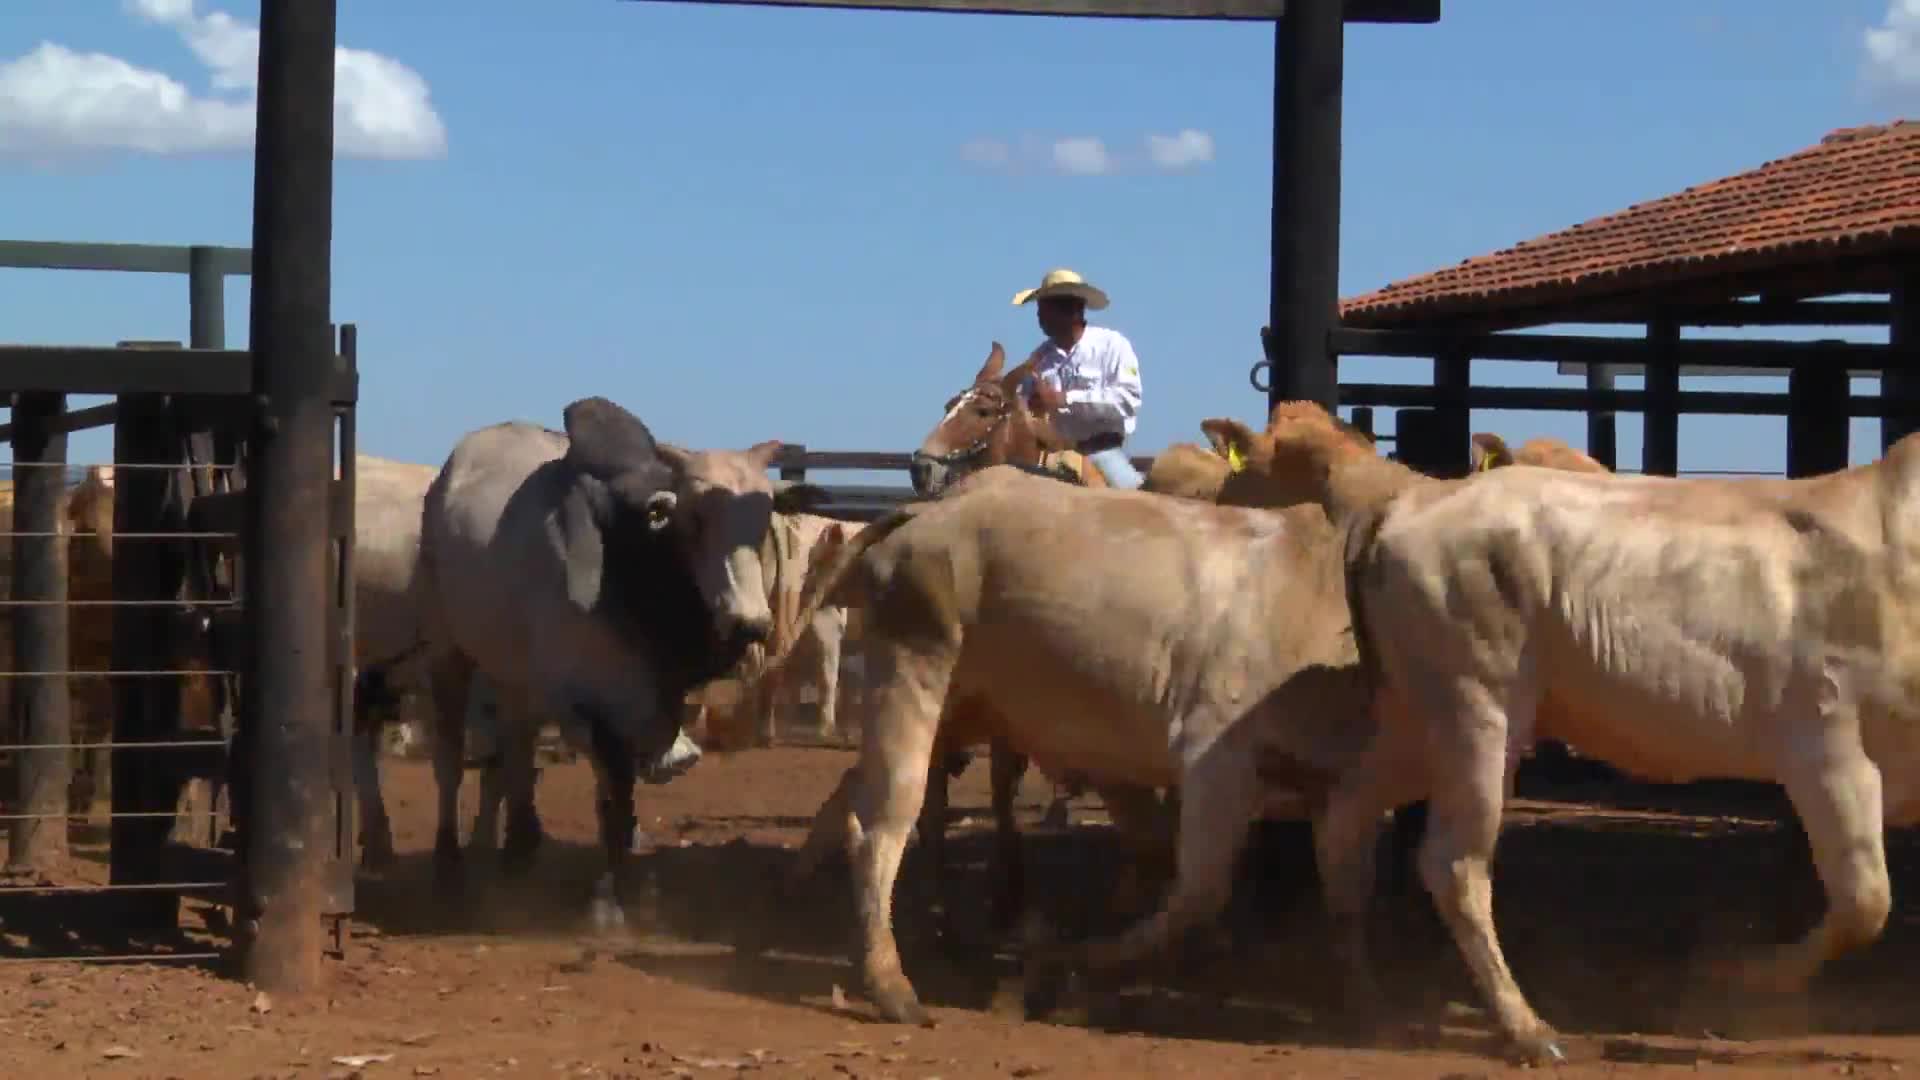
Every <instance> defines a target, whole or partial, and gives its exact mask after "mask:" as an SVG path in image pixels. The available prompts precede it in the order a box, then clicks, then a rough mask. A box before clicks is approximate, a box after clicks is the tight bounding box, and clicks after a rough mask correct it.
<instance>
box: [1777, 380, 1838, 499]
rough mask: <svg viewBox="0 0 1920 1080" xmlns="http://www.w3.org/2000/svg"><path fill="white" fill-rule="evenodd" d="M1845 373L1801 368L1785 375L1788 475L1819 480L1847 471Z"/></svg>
mask: <svg viewBox="0 0 1920 1080" xmlns="http://www.w3.org/2000/svg"><path fill="white" fill-rule="evenodd" d="M1852 392H1853V387H1852V381H1851V378H1850V376H1849V375H1848V372H1847V369H1846V368H1844V367H1837V366H1834V365H1831V364H1802V365H1800V366H1799V367H1796V368H1794V369H1793V370H1792V371H1790V372H1788V373H1787V475H1788V476H1819V475H1820V474H1821V473H1830V472H1839V471H1840V470H1841V469H1844V468H1846V467H1847V449H1848V438H1847V436H1848V434H1849V432H1848V428H1849V427H1850V424H1849V418H1848V416H1847V398H1848V397H1850V396H1851V395H1852Z"/></svg>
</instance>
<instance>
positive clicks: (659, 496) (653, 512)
mask: <svg viewBox="0 0 1920 1080" xmlns="http://www.w3.org/2000/svg"><path fill="white" fill-rule="evenodd" d="M675 501H676V500H675V499H674V497H673V493H672V492H670V491H659V492H655V493H654V495H653V497H652V498H650V499H648V500H647V528H649V529H651V530H653V531H654V532H659V531H660V530H661V529H664V528H666V527H667V526H668V525H669V524H671V523H672V521H673V507H674V503H675Z"/></svg>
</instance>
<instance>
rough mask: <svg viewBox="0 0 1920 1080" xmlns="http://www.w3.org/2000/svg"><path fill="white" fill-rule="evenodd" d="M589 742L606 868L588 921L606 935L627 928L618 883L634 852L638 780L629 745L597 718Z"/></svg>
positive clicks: (665, 718) (592, 722)
mask: <svg viewBox="0 0 1920 1080" xmlns="http://www.w3.org/2000/svg"><path fill="white" fill-rule="evenodd" d="M672 715H673V714H671V713H667V712H664V711H663V713H662V718H661V722H662V723H666V722H670V721H669V719H668V718H670V717H671V716H672ZM588 730H589V731H590V732H592V740H593V778H594V783H595V787H596V788H597V789H598V790H597V794H598V796H599V800H598V809H599V818H600V850H601V852H602V853H603V854H604V856H605V858H606V867H605V868H604V869H603V870H602V871H601V874H600V879H599V880H598V881H597V882H595V883H594V887H593V899H592V900H591V901H590V902H589V905H588V911H587V914H588V917H589V919H591V920H592V923H593V926H594V928H595V929H597V930H601V931H611V930H616V929H619V928H621V927H624V926H625V925H626V924H627V916H626V912H625V910H624V909H623V908H622V906H621V893H620V881H621V874H622V873H623V871H624V870H625V869H626V862H627V856H628V854H629V853H630V852H631V851H632V849H633V839H634V837H633V830H634V828H635V827H636V826H637V824H638V819H637V816H636V815H635V814H634V810H633V786H634V784H635V783H636V782H637V781H638V776H637V775H636V769H635V762H634V755H635V752H636V748H635V747H634V744H633V741H632V740H630V739H627V738H625V737H623V736H622V735H620V734H619V733H618V732H617V731H615V730H614V728H613V726H612V725H611V724H610V723H608V721H607V719H606V718H605V717H604V716H601V715H598V714H596V715H594V716H592V717H591V718H590V719H589V721H588Z"/></svg>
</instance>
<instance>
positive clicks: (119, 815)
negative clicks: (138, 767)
mask: <svg viewBox="0 0 1920 1080" xmlns="http://www.w3.org/2000/svg"><path fill="white" fill-rule="evenodd" d="M179 816H180V811H178V810H119V811H108V812H107V813H105V814H94V813H87V812H84V811H83V812H79V813H53V814H0V821H66V820H68V819H70V818H76V817H84V818H88V819H93V818H111V819H112V820H114V821H127V820H129V819H132V818H176V817H179ZM0 888H5V886H0Z"/></svg>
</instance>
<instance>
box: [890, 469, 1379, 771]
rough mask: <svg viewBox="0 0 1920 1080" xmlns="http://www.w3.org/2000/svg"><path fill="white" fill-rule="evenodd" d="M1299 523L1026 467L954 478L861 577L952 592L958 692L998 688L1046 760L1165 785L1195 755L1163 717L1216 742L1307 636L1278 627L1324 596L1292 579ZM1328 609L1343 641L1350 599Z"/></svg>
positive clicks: (995, 692) (1027, 747)
mask: <svg viewBox="0 0 1920 1080" xmlns="http://www.w3.org/2000/svg"><path fill="white" fill-rule="evenodd" d="M992 471H993V470H984V471H983V472H982V473H980V474H978V476H977V477H974V478H969V480H968V481H967V483H969V484H972V482H973V481H974V480H975V479H978V480H981V481H986V480H987V474H988V473H990V472H992ZM1321 520H1322V521H1324V518H1322V519H1321ZM1292 528H1293V522H1292V519H1290V518H1289V517H1288V516H1286V515H1283V514H1280V513H1275V512H1271V511H1263V510H1251V509H1242V508H1233V507H1221V506H1214V505H1210V504H1205V503H1194V502H1188V501H1185V500H1175V499H1167V498H1164V497H1161V496H1157V495H1153V494H1149V493H1144V492H1132V491H1115V490H1111V489H1104V490H1103V489H1081V488H1075V487H1071V486H1068V485H1063V484H1060V483H1059V482H1058V481H1054V480H1047V479H1042V478H1032V477H1026V476H1024V475H1021V474H1015V475H1012V476H1003V477H1000V478H997V479H995V480H993V481H991V482H987V483H981V484H978V485H976V486H973V487H970V488H969V489H967V491H966V492H965V493H964V495H963V493H962V491H961V489H959V488H956V489H955V492H954V493H953V494H949V495H948V496H947V497H946V498H945V499H943V500H942V501H941V504H938V505H935V506H931V507H929V508H928V509H926V510H925V511H924V512H922V514H921V515H920V516H919V517H918V518H917V519H916V520H915V521H914V522H912V523H911V524H910V525H909V526H907V527H904V528H902V529H900V530H899V531H897V532H895V533H894V534H893V535H892V536H889V537H888V538H887V539H886V540H884V541H882V542H881V543H880V544H878V545H876V546H875V548H874V551H873V555H874V557H873V558H872V559H871V560H870V569H869V573H870V576H871V577H870V580H869V582H868V583H867V584H866V586H865V588H866V590H868V595H884V594H886V593H887V592H888V591H890V590H891V589H893V588H895V587H897V586H898V585H900V584H901V583H902V582H903V578H902V574H903V572H906V571H907V569H908V568H909V567H910V566H914V567H916V568H915V569H913V570H912V571H911V573H912V575H913V576H914V577H916V578H919V579H921V580H918V581H916V582H915V587H919V588H930V589H941V588H948V587H950V588H951V589H952V595H951V596H950V597H948V598H945V599H944V600H943V601H942V602H943V603H947V604H949V606H950V609H951V611H952V612H953V613H954V617H955V618H956V619H957V620H958V621H959V623H960V624H961V628H962V633H961V637H962V645H961V650H960V656H959V659H958V663H957V667H956V671H955V676H954V678H955V687H956V688H958V689H960V690H962V691H964V692H967V693H978V694H982V695H985V696H987V697H989V698H990V699H991V700H993V701H994V703H995V705H996V708H997V709H998V710H999V711H1001V712H1002V713H1005V714H1006V715H1007V716H1008V719H1009V723H1010V725H1012V726H1013V727H1015V728H1017V729H1019V732H1020V734H1019V738H1018V741H1019V744H1020V748H1021V749H1022V750H1023V751H1024V752H1027V753H1029V754H1031V755H1032V756H1033V757H1034V759H1035V760H1036V761H1037V762H1040V763H1041V765H1042V767H1048V762H1049V761H1064V762H1072V763H1073V764H1072V767H1074V768H1082V769H1086V770H1088V771H1090V772H1093V773H1096V774H1102V773H1103V774H1106V775H1109V776H1111V777H1113V778H1115V779H1119V780H1124V781H1126V782H1131V783H1143V784H1150V785H1164V784H1167V783H1173V782H1176V778H1177V774H1178V770H1179V761H1178V756H1179V755H1180V754H1181V753H1184V752H1186V751H1185V750H1184V749H1183V748H1182V747H1181V746H1176V745H1174V744H1173V743H1170V741H1169V731H1168V726H1167V717H1168V716H1169V715H1181V716H1188V717H1190V718H1194V719H1195V720H1196V722H1197V723H1200V724H1204V725H1210V726H1209V727H1208V728H1207V729H1206V730H1200V729H1198V728H1188V729H1184V730H1183V731H1182V732H1181V733H1180V735H1179V740H1178V741H1180V742H1182V743H1185V742H1186V741H1188V740H1197V741H1199V742H1202V743H1204V742H1205V741H1206V740H1208V739H1210V738H1211V737H1212V736H1213V735H1214V734H1217V732H1218V730H1219V728H1220V727H1221V726H1223V725H1225V724H1227V723H1230V722H1231V721H1232V720H1234V719H1236V718H1237V717H1238V715H1239V714H1240V713H1241V712H1244V711H1245V710H1246V709H1249V708H1251V707H1253V705H1254V704H1255V703H1256V702H1258V701H1260V700H1262V698H1263V697H1264V696H1265V695H1266V693H1267V692H1268V691H1269V690H1270V689H1271V688H1272V687H1273V685H1275V684H1276V683H1277V682H1278V681H1279V680H1281V679H1284V678H1285V677H1286V674H1287V673H1288V671H1289V669H1288V668H1287V666H1286V664H1285V663H1282V662H1278V661H1277V659H1276V658H1277V657H1278V656H1280V655H1281V654H1283V653H1284V652H1285V650H1286V648H1296V649H1297V648H1298V647H1299V646H1300V644H1301V640H1304V639H1305V638H1307V637H1311V636H1312V635H1311V634H1306V633H1304V632H1303V634H1302V635H1301V638H1300V640H1295V641H1292V642H1290V643H1285V642H1283V643H1282V644H1280V645H1276V641H1277V640H1278V639H1277V638H1276V628H1280V629H1282V630H1285V629H1286V628H1289V627H1293V626H1297V625H1304V624H1305V620H1303V619H1302V618H1301V616H1302V614H1303V613H1301V612H1290V611H1289V610H1288V608H1289V606H1290V605H1294V604H1306V603H1320V601H1318V600H1309V599H1308V595H1307V594H1305V593H1300V592H1298V591H1297V590H1298V587H1299V578H1298V566H1299V562H1300V559H1301V556H1302V551H1301V549H1300V547H1298V546H1297V545H1298V544H1299V543H1300V542H1301V540H1302V538H1301V537H1299V536H1296V535H1295V534H1294V532H1293V531H1292ZM916 564H917V565H916ZM1336 578H1337V575H1336ZM931 606H933V607H938V606H940V605H939V604H935V605H931ZM867 614H868V617H869V618H870V619H871V618H874V617H876V616H875V613H874V612H873V611H869V612H868V613H867ZM1318 614H1319V615H1320V616H1324V617H1327V618H1331V619H1332V620H1333V622H1334V623H1335V624H1336V625H1335V627H1334V629H1333V632H1331V633H1329V634H1326V635H1322V636H1323V637H1327V638H1329V639H1331V640H1335V641H1337V640H1338V639H1339V636H1340V635H1339V634H1338V630H1339V629H1341V628H1343V627H1344V625H1345V623H1346V618H1345V612H1344V605H1343V604H1340V603H1338V602H1337V601H1336V603H1335V606H1334V607H1333V608H1332V609H1331V610H1330V611H1328V610H1324V609H1323V610H1321V611H1320V612H1318ZM876 625H877V624H876ZM1315 625H1318V622H1317V621H1316V622H1315ZM974 628H978V629H979V632H978V633H974V632H972V631H973V629H974ZM900 629H901V628H899V627H895V626H892V625H889V626H887V627H886V628H885V630H884V631H879V630H877V629H876V632H884V633H886V634H888V636H893V635H894V634H896V633H898V632H899V631H900ZM1295 667H1296V668H1297V663H1296V664H1295Z"/></svg>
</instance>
